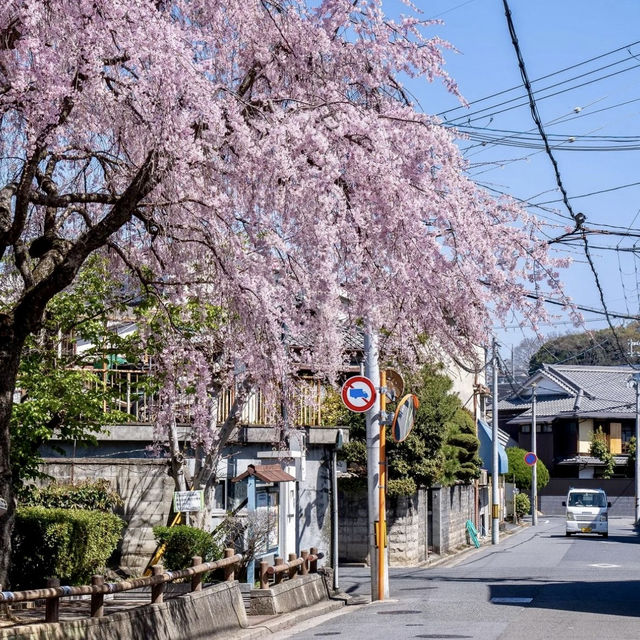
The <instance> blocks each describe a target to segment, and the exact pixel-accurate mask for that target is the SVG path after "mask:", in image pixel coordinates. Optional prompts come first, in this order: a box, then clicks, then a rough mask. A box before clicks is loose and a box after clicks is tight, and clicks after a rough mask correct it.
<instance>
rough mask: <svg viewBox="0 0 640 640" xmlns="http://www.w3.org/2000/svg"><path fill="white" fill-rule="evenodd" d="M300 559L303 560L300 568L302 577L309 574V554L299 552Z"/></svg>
mask: <svg viewBox="0 0 640 640" xmlns="http://www.w3.org/2000/svg"><path fill="white" fill-rule="evenodd" d="M300 557H301V558H302V560H303V563H302V566H301V568H300V573H301V574H302V575H303V576H306V575H307V574H308V573H309V552H308V551H301V552H300Z"/></svg>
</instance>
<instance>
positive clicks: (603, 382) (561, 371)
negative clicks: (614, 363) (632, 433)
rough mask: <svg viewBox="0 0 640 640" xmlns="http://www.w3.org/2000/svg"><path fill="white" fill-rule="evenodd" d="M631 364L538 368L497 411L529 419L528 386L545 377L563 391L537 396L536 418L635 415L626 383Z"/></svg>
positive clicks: (632, 390)
mask: <svg viewBox="0 0 640 640" xmlns="http://www.w3.org/2000/svg"><path fill="white" fill-rule="evenodd" d="M635 371H636V370H635V369H633V368H632V367H627V366H625V367H603V366H601V367H594V366H579V365H549V364H546V365H544V367H543V368H542V369H541V370H539V371H537V372H536V374H535V375H534V376H532V377H531V378H529V380H527V382H526V383H524V385H523V386H522V387H521V388H520V389H519V390H518V392H517V393H514V394H512V395H511V396H509V397H508V398H506V399H505V400H502V401H501V402H500V403H499V404H498V410H499V411H509V412H516V411H518V410H521V413H520V414H519V415H518V416H517V417H516V418H514V419H513V420H511V422H513V423H514V424H515V423H518V422H523V421H524V422H529V421H530V420H531V396H530V393H531V385H532V383H534V382H539V380H540V379H541V378H545V377H546V378H547V379H549V380H551V381H553V382H554V383H556V384H557V385H558V386H560V387H561V388H562V389H563V390H564V391H565V393H558V394H549V395H538V396H537V403H536V414H537V418H538V419H539V420H541V421H544V420H545V419H547V420H548V419H551V418H554V417H561V416H562V415H565V416H584V417H602V418H607V417H611V418H619V419H620V418H625V417H631V416H633V415H635V402H636V391H635V388H634V387H633V386H632V385H631V384H629V379H630V377H631V375H632V374H633V373H634V372H635Z"/></svg>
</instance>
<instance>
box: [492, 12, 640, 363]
mask: <svg viewBox="0 0 640 640" xmlns="http://www.w3.org/2000/svg"><path fill="white" fill-rule="evenodd" d="M502 4H503V6H504V10H505V16H506V18H507V25H508V28H509V34H510V35H511V42H512V44H513V47H514V49H515V53H516V57H517V59H518V67H519V68H520V75H521V76H522V82H523V84H524V87H525V89H526V90H527V96H528V98H529V108H530V110H531V116H532V118H533V121H534V122H535V124H536V126H537V127H538V131H539V132H540V137H541V138H542V140H543V142H544V145H545V150H546V153H547V155H548V156H549V159H550V160H551V164H552V165H553V170H554V173H555V176H556V184H557V185H558V188H559V189H560V193H561V194H562V202H563V203H564V205H565V207H566V209H567V211H568V212H569V214H570V215H571V217H572V218H573V219H574V221H575V225H576V231H578V230H580V228H581V227H582V223H583V222H584V220H585V216H584V214H580V213H578V214H576V213H575V212H574V211H573V207H572V206H571V203H570V202H569V196H568V194H567V191H566V189H565V187H564V184H563V182H562V177H561V175H560V168H559V166H558V163H557V161H556V159H555V157H554V155H553V153H552V151H551V148H550V146H549V141H548V139H547V135H546V132H545V130H544V127H543V126H542V119H541V118H540V114H539V112H538V107H537V104H536V100H535V97H534V95H533V89H532V88H531V82H530V81H529V74H528V73H527V69H526V66H525V63H524V58H523V57H522V52H521V50H520V43H519V42H518V36H517V34H516V30H515V26H514V24H513V19H512V16H511V9H510V8H509V3H508V2H507V0H502ZM582 239H583V245H584V254H585V257H586V258H587V262H588V263H589V267H590V269H591V272H592V274H593V277H594V280H595V283H596V287H597V289H598V294H599V296H600V302H601V304H602V308H603V310H604V312H605V318H606V319H607V323H608V324H609V327H610V328H611V331H612V333H613V336H614V338H615V341H616V344H617V346H618V349H620V352H621V353H622V354H623V356H624V358H625V360H626V355H625V354H624V351H623V349H622V346H621V344H620V340H619V338H618V334H617V332H616V330H615V328H614V326H613V324H612V323H611V319H610V314H609V312H608V310H607V305H606V303H605V299H604V291H603V289H602V285H601V283H600V277H599V276H598V272H597V271H596V268H595V264H594V263H593V259H592V257H591V252H590V251H589V243H588V240H587V236H586V234H584V233H583V234H582ZM627 363H628V364H631V363H629V361H628V360H627Z"/></svg>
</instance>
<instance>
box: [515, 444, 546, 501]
mask: <svg viewBox="0 0 640 640" xmlns="http://www.w3.org/2000/svg"><path fill="white" fill-rule="evenodd" d="M505 451H506V452H507V459H508V460H509V472H508V473H507V480H512V479H514V480H515V484H516V487H518V489H520V491H531V467H530V466H529V465H528V464H527V463H526V462H525V461H524V456H525V455H526V453H527V452H526V451H525V450H524V449H520V448H519V447H507V448H506V449H505ZM536 468H537V470H538V475H537V478H538V482H537V484H538V491H540V489H542V488H544V487H546V486H547V485H548V484H549V471H548V470H547V467H546V466H545V464H544V462H542V460H540V459H539V458H538V462H537V463H536Z"/></svg>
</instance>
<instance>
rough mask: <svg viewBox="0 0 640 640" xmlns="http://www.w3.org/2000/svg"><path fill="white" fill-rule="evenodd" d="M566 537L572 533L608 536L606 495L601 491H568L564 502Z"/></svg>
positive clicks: (609, 504)
mask: <svg viewBox="0 0 640 640" xmlns="http://www.w3.org/2000/svg"><path fill="white" fill-rule="evenodd" d="M562 506H563V507H566V508H567V533H566V535H567V536H570V535H571V534H573V533H598V534H600V535H601V536H603V537H605V538H606V537H607V536H608V535H609V512H608V509H609V507H610V506H611V503H610V502H607V494H606V493H605V492H604V491H603V490H602V489H573V488H571V489H569V493H568V494H567V500H566V502H563V503H562Z"/></svg>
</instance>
